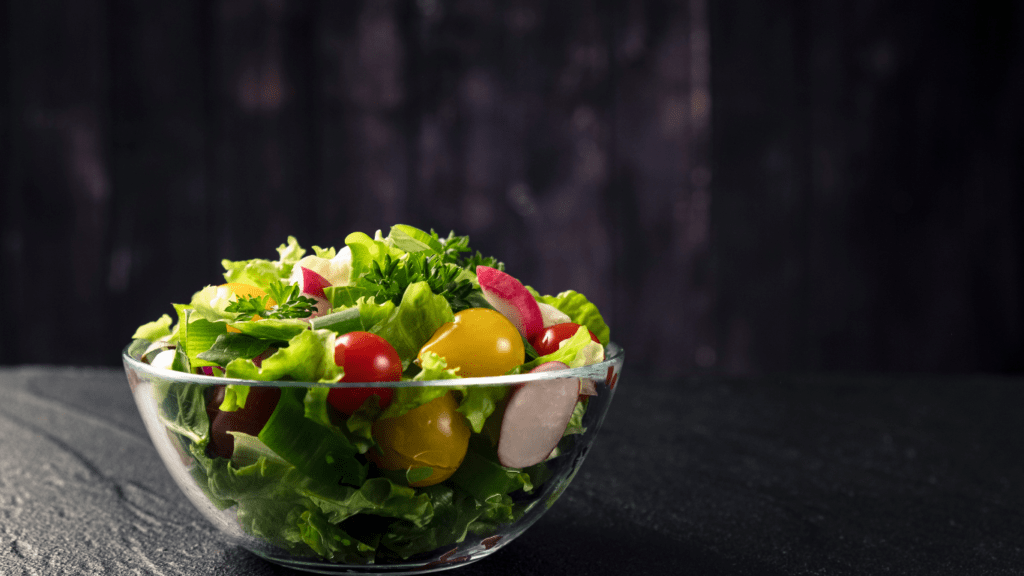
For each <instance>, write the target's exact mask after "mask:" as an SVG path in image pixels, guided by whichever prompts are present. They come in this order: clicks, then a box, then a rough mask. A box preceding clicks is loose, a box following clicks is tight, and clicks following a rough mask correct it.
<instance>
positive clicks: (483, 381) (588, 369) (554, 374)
mask: <svg viewBox="0 0 1024 576" xmlns="http://www.w3.org/2000/svg"><path fill="white" fill-rule="evenodd" d="M150 344H151V342H150V341H149V340H144V339H137V340H134V341H132V343H130V344H128V345H127V346H125V347H124V349H123V350H122V351H121V359H122V361H123V362H124V365H125V368H126V369H127V368H129V367H130V368H131V369H133V370H135V371H137V372H140V373H142V374H145V375H146V376H149V377H152V378H156V379H159V380H164V381H173V382H182V383H189V384H204V385H210V386H220V385H224V384H236V385H243V386H267V387H275V388H280V387H292V388H309V387H314V386H319V387H327V388H414V387H415V388H420V387H424V386H436V387H443V388H453V387H459V386H507V385H509V384H522V383H525V382H535V381H537V380H554V379H557V378H591V379H597V380H600V379H604V378H609V377H610V375H611V374H612V373H613V371H614V370H616V368H615V365H616V364H622V362H623V361H624V359H625V355H626V353H625V350H624V349H623V348H622V347H621V346H619V345H618V344H616V343H614V342H609V343H608V345H607V346H605V358H604V360H602V361H601V362H598V363H596V364H588V365H586V366H580V367H579V368H566V369H562V370H548V371H544V372H527V373H525V374H511V375H505V376H477V377H472V378H455V379H447V380H405V381H399V382H333V383H330V382H301V381H294V380H245V379H242V378H225V377H223V376H207V375H205V374H190V373H187V372H178V371H176V370H170V369H167V368H156V367H154V366H152V365H150V364H147V363H146V362H143V361H142V360H140V358H141V357H142V355H143V353H144V352H145V350H146V348H148V347H149V345H150Z"/></svg>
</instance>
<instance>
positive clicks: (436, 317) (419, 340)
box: [370, 282, 455, 368]
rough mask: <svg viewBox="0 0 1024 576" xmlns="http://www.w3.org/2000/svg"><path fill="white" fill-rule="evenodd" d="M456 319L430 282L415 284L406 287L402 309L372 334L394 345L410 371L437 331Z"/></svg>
mask: <svg viewBox="0 0 1024 576" xmlns="http://www.w3.org/2000/svg"><path fill="white" fill-rule="evenodd" d="M454 319H455V315H454V314H453V313H452V308H451V306H450V305H449V304H448V300H446V299H445V297H444V296H440V295H437V294H434V293H433V292H431V290H430V285H429V284H427V283H426V282H415V283H413V284H410V285H409V287H408V288H406V290H405V294H403V295H402V302H401V303H400V304H399V305H398V307H397V308H395V309H394V310H393V311H392V312H391V313H390V314H389V315H388V317H387V319H385V320H383V321H382V322H379V323H378V324H377V325H375V326H373V327H372V328H371V329H370V332H373V333H375V334H377V335H379V336H381V337H383V338H384V339H385V340H387V341H388V342H390V343H391V345H392V346H394V347H395V350H396V351H397V352H398V356H399V357H400V358H401V359H402V368H408V366H409V364H410V363H411V362H412V361H413V360H414V359H415V358H416V354H417V353H418V352H419V350H420V348H421V347H422V346H423V345H424V344H426V343H427V340H429V339H430V337H431V336H433V335H434V332H436V331H437V329H438V328H440V327H441V326H442V325H443V324H444V323H445V322H451V321H453V320H454Z"/></svg>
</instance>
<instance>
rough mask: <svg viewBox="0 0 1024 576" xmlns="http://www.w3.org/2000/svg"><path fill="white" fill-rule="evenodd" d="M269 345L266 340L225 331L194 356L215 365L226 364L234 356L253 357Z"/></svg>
mask: <svg viewBox="0 0 1024 576" xmlns="http://www.w3.org/2000/svg"><path fill="white" fill-rule="evenodd" d="M269 347H270V342H268V341H266V340H261V339H259V338H255V337H253V336H249V335H248V334H239V333H237V332H225V333H224V334H220V335H219V336H217V340H215V341H214V343H213V345H212V346H210V348H209V349H207V350H205V351H203V352H200V353H199V354H197V355H196V357H197V358H199V359H200V360H205V361H207V362H212V363H213V364H215V365H217V366H226V365H227V364H228V363H229V362H231V361H232V360H234V359H235V358H255V357H256V356H259V355H260V354H262V353H263V352H264V351H266V349H267V348H269Z"/></svg>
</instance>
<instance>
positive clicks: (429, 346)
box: [419, 308, 526, 378]
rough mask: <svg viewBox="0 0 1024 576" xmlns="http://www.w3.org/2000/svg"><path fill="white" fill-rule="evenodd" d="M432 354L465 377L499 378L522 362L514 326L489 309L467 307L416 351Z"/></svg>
mask: <svg viewBox="0 0 1024 576" xmlns="http://www.w3.org/2000/svg"><path fill="white" fill-rule="evenodd" d="M427 352H433V353H435V354H437V355H438V356H441V357H443V358H444V359H445V361H446V362H447V363H448V367H449V368H459V374H460V375H461V376H463V377H466V378H474V377H479V376H501V375H502V374H505V373H506V372H508V371H509V370H511V369H513V368H515V367H516V366H519V365H520V364H522V363H523V362H524V361H525V360H526V349H525V348H524V347H523V339H522V337H521V336H520V335H519V331H518V330H516V327H515V326H514V325H513V324H512V323H511V322H509V321H508V319H507V318H505V317H504V316H503V315H502V314H501V313H500V312H497V311H494V310H491V309H490V308H467V309H465V310H462V311H461V312H458V313H457V314H455V321H453V322H446V323H445V324H444V325H442V326H441V327H440V328H438V329H437V331H436V332H434V335H433V336H431V337H430V340H428V341H427V343H426V344H424V345H423V347H422V348H420V352H419V356H423V355H424V354H425V353H427Z"/></svg>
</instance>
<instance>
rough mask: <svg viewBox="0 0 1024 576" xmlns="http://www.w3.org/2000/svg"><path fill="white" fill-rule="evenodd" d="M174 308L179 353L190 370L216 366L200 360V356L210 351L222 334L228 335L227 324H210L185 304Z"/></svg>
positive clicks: (176, 305)
mask: <svg viewBox="0 0 1024 576" xmlns="http://www.w3.org/2000/svg"><path fill="white" fill-rule="evenodd" d="M174 308H175V310H176V311H177V312H178V351H180V352H181V353H182V354H183V356H184V357H185V358H184V359H187V366H188V368H189V370H190V369H191V368H197V367H200V366H216V364H215V363H213V362H210V361H207V360H203V359H200V358H199V354H201V353H203V352H206V351H207V350H209V349H210V347H211V346H213V344H214V342H216V341H217V338H218V337H219V336H220V335H221V334H226V333H227V324H225V323H223V322H210V321H209V320H206V319H205V318H203V317H202V316H201V315H199V314H197V313H196V311H195V310H193V309H192V308H189V307H188V306H186V305H184V304H175V305H174ZM175 369H177V368H175Z"/></svg>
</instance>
